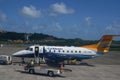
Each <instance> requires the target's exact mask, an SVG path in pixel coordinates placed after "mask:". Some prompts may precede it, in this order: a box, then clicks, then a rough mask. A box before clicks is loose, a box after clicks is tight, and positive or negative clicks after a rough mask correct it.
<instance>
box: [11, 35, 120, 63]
mask: <svg viewBox="0 0 120 80" xmlns="http://www.w3.org/2000/svg"><path fill="white" fill-rule="evenodd" d="M114 36H120V35H104V36H103V37H102V38H101V39H100V40H99V42H98V43H97V44H92V45H85V46H80V47H74V46H71V47H68V46H40V45H33V46H29V47H28V48H26V49H25V50H21V51H18V52H16V53H14V54H13V55H12V56H13V57H21V58H34V57H36V58H37V57H38V58H45V61H46V63H47V64H49V63H53V64H55V63H57V64H58V63H60V62H63V61H64V60H74V59H76V60H78V61H82V60H84V59H91V58H95V57H98V56H100V55H103V54H105V53H107V52H109V48H110V45H111V43H112V40H113V37H114Z"/></svg>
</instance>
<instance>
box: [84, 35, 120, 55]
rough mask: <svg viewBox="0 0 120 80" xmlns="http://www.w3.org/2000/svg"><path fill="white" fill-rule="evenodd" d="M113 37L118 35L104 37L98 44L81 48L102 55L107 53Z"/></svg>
mask: <svg viewBox="0 0 120 80" xmlns="http://www.w3.org/2000/svg"><path fill="white" fill-rule="evenodd" d="M114 36H120V35H104V36H103V37H102V38H101V39H100V41H99V42H98V44H92V45H86V46H82V47H84V48H88V49H91V50H94V51H97V52H103V53H105V52H108V51H109V48H110V45H111V43H112V40H113V37H114Z"/></svg>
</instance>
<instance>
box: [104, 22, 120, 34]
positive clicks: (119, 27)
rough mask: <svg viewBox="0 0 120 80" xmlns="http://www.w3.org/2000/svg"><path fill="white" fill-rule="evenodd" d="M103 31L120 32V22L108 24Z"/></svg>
mask: <svg viewBox="0 0 120 80" xmlns="http://www.w3.org/2000/svg"><path fill="white" fill-rule="evenodd" d="M105 32H107V33H111V34H120V22H115V23H112V24H109V25H108V26H107V27H106V28H105Z"/></svg>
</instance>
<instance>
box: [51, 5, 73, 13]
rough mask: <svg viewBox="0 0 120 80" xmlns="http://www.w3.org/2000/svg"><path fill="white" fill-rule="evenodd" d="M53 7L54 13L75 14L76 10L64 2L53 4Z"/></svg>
mask: <svg viewBox="0 0 120 80" xmlns="http://www.w3.org/2000/svg"><path fill="white" fill-rule="evenodd" d="M51 9H52V11H53V12H54V13H59V14H73V13H74V10H73V9H72V8H68V7H67V6H66V5H65V4H64V3H55V4H52V5H51Z"/></svg>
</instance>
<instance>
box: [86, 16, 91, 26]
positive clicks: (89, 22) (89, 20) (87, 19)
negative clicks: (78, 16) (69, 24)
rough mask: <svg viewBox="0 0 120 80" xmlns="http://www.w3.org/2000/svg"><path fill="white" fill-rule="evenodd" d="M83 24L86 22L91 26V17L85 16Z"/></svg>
mask: <svg viewBox="0 0 120 80" xmlns="http://www.w3.org/2000/svg"><path fill="white" fill-rule="evenodd" d="M85 24H86V25H87V26H91V17H86V18H85Z"/></svg>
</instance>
